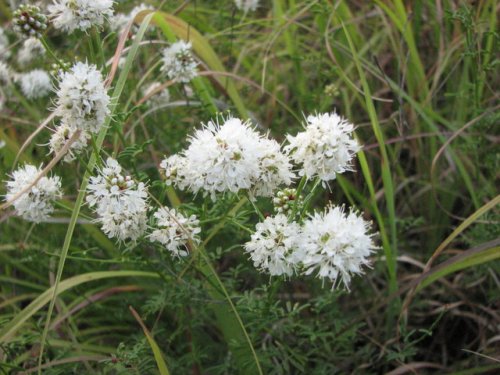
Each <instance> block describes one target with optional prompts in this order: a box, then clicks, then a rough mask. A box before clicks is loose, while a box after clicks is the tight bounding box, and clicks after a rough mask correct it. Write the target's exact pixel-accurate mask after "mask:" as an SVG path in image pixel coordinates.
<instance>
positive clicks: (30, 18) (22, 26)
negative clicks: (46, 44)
mask: <svg viewBox="0 0 500 375" xmlns="http://www.w3.org/2000/svg"><path fill="white" fill-rule="evenodd" d="M13 17H14V18H13V23H14V30H15V31H17V32H18V33H19V34H21V35H24V36H25V37H28V38H29V37H37V38H40V37H41V36H42V32H43V31H44V30H45V29H46V28H47V17H46V16H45V15H44V14H43V13H42V11H41V10H40V8H39V7H37V6H36V5H29V4H21V5H20V6H19V8H18V9H17V10H16V11H15V12H14V14H13Z"/></svg>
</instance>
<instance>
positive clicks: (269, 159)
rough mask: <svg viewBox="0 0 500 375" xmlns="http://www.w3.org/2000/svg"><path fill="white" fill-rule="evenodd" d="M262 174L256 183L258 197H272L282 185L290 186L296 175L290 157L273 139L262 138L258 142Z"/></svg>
mask: <svg viewBox="0 0 500 375" xmlns="http://www.w3.org/2000/svg"><path fill="white" fill-rule="evenodd" d="M258 154H259V169H260V173H259V175H258V177H257V178H256V180H255V181H254V183H255V187H254V194H255V195H256V196H263V197H271V196H272V195H273V192H274V191H275V190H276V189H277V188H278V187H279V186H280V185H290V184H291V182H292V179H293V178H295V174H294V173H293V172H292V164H291V163H290V159H289V158H288V156H286V155H285V154H283V153H282V152H281V149H280V145H279V144H278V142H276V141H275V140H273V139H267V138H260V139H259V142H258Z"/></svg>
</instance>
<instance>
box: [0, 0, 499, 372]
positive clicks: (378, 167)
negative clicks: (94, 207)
mask: <svg viewBox="0 0 500 375" xmlns="http://www.w3.org/2000/svg"><path fill="white" fill-rule="evenodd" d="M148 4H149V5H152V6H153V7H155V9H158V10H160V11H162V12H164V13H158V14H157V15H156V16H154V18H153V19H152V21H151V22H152V24H155V25H156V26H155V27H151V26H150V27H149V29H148V31H146V33H145V37H144V41H146V40H147V41H152V42H147V43H146V42H143V43H142V44H141V45H140V47H139V48H138V49H137V53H136V54H135V55H134V56H132V52H134V51H135V50H134V48H136V47H137V45H134V44H133V40H132V39H129V40H128V41H127V44H126V46H127V48H129V50H130V51H132V52H130V54H129V55H128V56H129V57H127V60H126V61H125V66H126V67H127V66H128V67H130V68H131V69H130V73H129V74H128V75H127V76H126V77H124V78H126V80H125V81H122V82H121V83H122V84H123V87H122V92H121V95H120V96H119V98H117V100H118V105H117V108H116V110H115V115H114V121H113V123H112V133H111V134H110V136H109V137H108V138H107V139H106V140H105V143H104V149H105V150H113V149H114V150H115V151H116V152H117V153H118V155H119V156H118V158H119V160H120V162H121V163H123V164H124V165H126V166H127V167H128V168H129V169H131V170H134V171H137V175H138V176H139V177H140V178H141V179H144V180H150V181H154V180H159V179H160V176H159V175H158V172H157V165H158V162H159V160H161V158H162V157H163V156H164V155H169V154H171V153H174V152H176V151H178V150H180V149H182V148H183V147H184V145H185V140H186V136H187V135H188V134H191V133H192V131H193V129H194V128H196V127H198V126H199V124H200V123H201V122H206V121H207V120H209V119H210V118H212V117H213V115H214V106H215V107H217V109H218V110H220V111H224V110H230V111H231V112H232V113H235V114H236V115H239V116H241V117H250V118H252V119H254V120H255V122H256V123H258V124H259V126H260V127H261V128H262V129H263V130H269V131H270V132H271V134H272V135H273V136H274V137H275V138H276V139H277V140H279V141H281V140H283V138H284V134H286V133H288V132H290V133H294V132H296V131H297V130H298V129H299V128H300V123H301V121H302V119H303V114H309V113H314V112H331V111H337V112H339V113H341V114H342V115H344V116H346V117H347V118H349V119H350V120H351V121H352V122H353V123H354V124H356V125H357V131H356V134H357V137H358V139H359V141H360V142H361V143H362V144H363V145H364V148H363V151H362V152H360V153H359V155H358V162H357V165H356V170H357V171H358V172H357V173H348V174H344V175H342V176H339V178H338V179H337V181H335V182H334V183H333V184H332V185H331V189H330V190H328V189H326V190H324V191H323V192H322V193H321V194H319V195H317V196H316V197H315V204H317V205H318V206H319V207H322V206H324V205H325V203H326V202H328V201H333V202H335V203H337V204H342V203H346V204H349V205H354V206H356V207H357V208H358V209H360V210H361V211H362V212H363V214H364V216H365V217H366V218H369V219H371V220H373V222H374V225H375V227H376V228H377V230H378V231H379V232H380V236H379V238H378V240H377V241H378V243H379V244H380V246H381V250H380V252H379V253H378V254H376V256H375V257H374V259H373V269H372V270H368V271H367V273H366V275H365V276H363V277H357V278H355V280H353V283H352V285H351V290H350V292H348V291H344V290H335V291H330V289H329V287H328V286H323V285H322V283H321V281H320V280H314V279H308V280H303V279H299V278H296V279H293V280H290V281H284V280H281V279H279V278H275V279H269V278H268V277H267V276H265V275H260V274H258V273H257V272H256V271H255V269H254V268H253V266H252V264H251V262H250V261H249V260H248V259H247V256H246V255H245V254H244V253H243V251H242V249H241V246H240V245H238V246H233V245H234V244H235V243H237V244H243V243H244V242H245V241H247V240H248V238H249V234H248V233H247V232H246V231H244V230H241V229H240V227H239V226H237V225H233V223H234V222H237V223H238V224H239V225H243V226H245V227H248V228H253V227H254V225H255V222H256V221H257V219H258V218H257V217H256V216H255V214H253V213H252V209H251V207H246V206H244V207H242V208H241V209H240V210H239V211H238V212H237V213H236V215H233V216H231V212H230V215H229V216H228V215H227V212H228V210H229V209H230V207H231V203H232V202H230V201H227V200H221V201H220V202H217V203H216V204H213V205H211V207H210V212H209V215H210V217H218V216H222V217H223V218H224V219H223V220H222V221H220V223H221V225H220V227H218V232H216V233H215V232H214V236H215V237H214V239H213V241H211V242H210V244H209V245H208V246H207V248H206V253H207V254H208V255H207V256H208V257H209V264H210V265H211V267H213V268H212V270H213V271H215V272H214V273H210V272H208V271H207V267H206V266H202V265H200V264H201V263H203V261H206V259H205V260H202V261H200V262H198V261H194V262H185V263H179V262H175V261H172V259H171V258H170V257H169V256H167V255H165V254H158V253H157V252H155V251H153V249H152V248H150V247H148V246H147V245H141V246H140V247H139V248H135V249H123V248H119V247H118V246H117V245H116V244H115V243H114V242H112V241H110V240H108V239H107V238H106V237H105V236H104V235H103V234H102V233H101V232H100V230H99V228H98V227H97V226H96V225H94V224H92V223H90V222H89V221H88V220H87V219H88V215H90V214H89V210H88V209H87V208H86V207H83V208H82V214H81V216H80V218H81V221H79V222H78V223H76V224H77V225H76V230H75V233H74V235H73V238H72V242H71V245H70V247H69V249H68V250H69V251H68V253H67V254H66V255H64V254H63V252H61V249H62V246H63V242H64V236H65V234H66V232H67V228H68V224H69V223H70V216H71V208H72V205H73V204H74V203H73V202H74V201H75V197H76V195H77V194H78V187H79V185H80V182H81V180H82V177H83V174H84V173H85V168H84V167H83V166H82V165H81V163H79V162H77V163H76V164H75V165H71V166H70V167H68V166H67V165H58V166H56V167H55V168H54V171H56V172H57V173H58V174H60V175H62V177H63V180H64V181H74V183H73V185H72V186H65V187H64V188H65V192H66V194H67V196H65V205H66V207H67V208H68V209H67V210H65V209H64V208H62V207H61V208H59V209H58V211H57V215H56V218H55V219H53V222H52V223H50V224H43V225H34V226H33V225H32V224H30V223H28V222H26V221H23V220H20V219H18V218H15V217H13V216H12V211H10V210H7V211H2V212H0V268H1V271H0V288H1V290H0V291H1V294H0V325H1V328H0V343H1V346H0V352H1V354H0V358H1V362H0V368H1V369H2V373H6V374H7V373H13V374H14V373H32V372H36V371H38V368H37V363H38V358H39V357H40V342H41V339H42V337H43V335H44V325H45V323H46V322H47V315H48V314H47V310H48V309H47V308H48V306H49V304H50V301H51V299H52V292H53V285H54V283H55V280H56V279H57V277H56V275H57V273H58V270H59V271H61V272H62V269H61V268H58V263H60V260H61V256H63V257H64V260H65V266H64V271H63V272H62V275H61V276H62V277H61V280H60V282H59V283H58V285H59V287H58V292H57V298H55V299H54V302H55V308H54V312H53V315H52V318H51V323H50V327H49V330H48V335H47V342H46V345H45V347H44V353H43V363H44V364H43V372H44V373H47V374H69V373H102V374H125V373H131V374H149V373H162V374H165V373H168V371H169V372H170V373H172V374H188V373H189V374H234V373H248V374H254V373H259V372H261V373H265V374H302V373H304V374H335V373H357V374H378V373H390V374H405V373H433V372H435V373H454V374H485V373H492V374H493V373H498V371H499V370H498V369H499V368H500V355H499V353H500V332H499V327H500V315H499V313H498V311H499V307H500V288H499V286H500V278H499V271H500V264H499V261H498V258H499V257H500V249H499V244H500V240H499V238H498V234H499V233H500V225H499V223H500V216H499V210H498V203H499V201H500V198H499V196H498V170H499V165H498V163H499V155H500V153H499V148H498V141H499V135H500V134H499V126H498V125H499V117H500V116H499V112H498V91H497V90H498V87H499V83H500V82H499V75H498V64H499V60H498V46H499V34H498V29H497V15H498V12H499V4H498V2H497V1H496V0H482V1H481V0H478V1H461V0H454V1H452V0H436V1H424V0H416V1H403V0H376V1H373V2H372V1H356V0H355V1H334V0H331V1H327V0H312V1H301V0H273V1H261V5H260V6H259V8H258V9H257V11H255V12H249V13H247V14H244V13H243V12H241V11H238V10H237V9H236V8H235V6H234V4H233V2H232V1H216V0H210V1H208V0H205V1H201V0H199V1H194V0H192V1H189V0H187V1H163V2H161V1H150V2H148ZM9 5H10V2H9V1H6V0H0V18H1V22H2V24H3V27H4V28H5V30H9V22H10V20H11V18H10V17H11V12H12V9H11V8H10V6H9ZM135 5H138V3H137V2H133V1H117V2H116V6H115V10H116V11H118V12H125V13H126V12H128V11H130V9H132V8H133V7H134V6H135ZM143 18H144V14H142V16H139V17H138V18H137V19H136V22H137V24H138V25H140V23H141V21H142V19H143ZM181 20H183V21H184V22H185V23H182V22H181ZM165 25H167V26H165ZM188 25H189V26H188ZM8 33H9V35H10V36H11V38H10V39H11V41H12V42H13V41H14V40H16V38H15V35H14V33H11V32H10V31H8ZM98 37H99V38H100V39H99V40H100V41H101V43H102V50H103V53H104V57H105V59H106V60H108V59H112V58H113V55H114V53H115V50H116V49H117V46H118V41H119V35H117V34H116V33H110V32H109V30H107V29H105V30H102V32H101V33H100V35H99V36H98ZM175 37H181V38H188V39H190V40H192V41H193V44H194V45H195V51H196V52H197V54H198V55H199V56H200V57H201V59H202V60H203V61H204V67H203V69H202V70H204V71H205V73H204V76H203V78H202V79H201V82H202V86H201V88H200V87H196V90H195V92H194V96H189V92H186V89H183V87H182V86H179V85H177V86H171V87H170V95H171V103H174V104H172V105H170V106H166V107H162V108H151V107H148V106H147V101H143V100H142V99H143V93H142V91H141V89H142V88H143V87H144V84H145V81H147V80H148V79H150V78H152V77H157V79H158V80H160V81H162V82H166V80H165V78H164V77H162V75H161V73H160V72H159V63H158V61H159V56H160V51H161V49H162V48H163V47H164V46H166V45H167V43H168V42H169V41H172V39H173V38H175ZM47 40H48V42H49V43H50V45H51V46H52V47H53V48H54V51H56V53H57V55H58V56H59V58H61V59H63V60H65V61H74V60H75V59H80V60H85V59H90V57H89V53H90V51H92V49H91V47H89V42H88V40H91V38H90V37H89V36H88V35H87V36H86V35H85V34H83V33H80V34H78V33H76V34H74V35H71V36H67V35H64V34H62V33H60V32H57V31H55V30H53V29H49V30H48V32H47ZM94 41H95V39H94ZM91 43H92V42H91ZM91 43H90V45H91V46H92V44H91ZM137 43H139V40H137ZM18 47H19V46H18V45H17V44H15V43H13V45H12V47H11V48H12V51H13V52H15V51H16V49H17V48H18ZM110 61H112V60H110ZM52 63H53V61H51V59H50V56H47V57H46V58H44V59H40V60H37V61H36V62H35V63H33V67H43V68H45V69H50V66H51V64H52ZM108 69H109V66H108ZM119 74H120V72H118V75H119ZM119 79H120V78H118V79H117V80H115V82H114V85H113V87H116V86H115V83H116V82H117V81H118V82H120V81H119ZM115 92H116V91H115ZM143 102H144V103H145V104H144V105H141V104H143ZM198 102H201V103H202V105H197V104H196V103H198ZM51 106H52V104H51V99H50V98H49V99H39V100H36V101H27V100H25V99H24V98H23V97H22V96H21V95H20V94H19V93H17V92H16V93H14V96H13V97H12V98H10V102H9V105H8V106H7V107H6V108H5V109H4V110H3V111H2V112H0V139H1V140H3V141H4V142H5V146H4V147H3V148H2V149H0V178H1V179H2V180H6V179H7V178H8V174H9V173H11V170H12V168H13V163H14V160H15V158H16V155H17V154H18V152H19V150H20V147H21V145H23V143H24V142H25V140H26V139H27V138H28V137H29V136H30V134H32V133H33V132H34V131H35V129H36V128H37V127H38V126H39V124H40V123H41V122H42V121H43V120H44V119H45V118H46V117H47V116H48V115H49V109H50V108H51ZM120 129H126V132H123V135H124V136H125V138H126V141H125V142H124V143H122V141H121V140H120V139H118V138H119V137H118V134H119V132H120V131H121V130H120ZM49 134H50V133H49V131H48V130H43V131H41V132H40V133H39V134H38V135H36V137H35V138H34V139H33V140H32V141H31V142H30V143H29V145H28V147H27V148H26V149H24V150H23V152H22V153H21V154H20V161H21V162H28V161H29V162H32V163H35V164H39V163H41V162H43V163H44V164H47V163H48V162H49V161H50V156H47V155H46V149H45V148H43V147H41V146H40V144H42V143H44V142H46V139H47V138H48V135H49ZM110 152H111V151H110ZM151 188H152V190H153V191H154V192H155V193H157V196H161V194H162V191H163V190H162V189H163V188H162V184H161V183H159V182H158V183H157V184H153V185H152V186H151ZM0 194H5V186H4V185H3V184H2V185H1V186H0ZM163 198H165V197H164V196H163ZM181 199H182V200H183V201H184V205H185V206H186V207H189V205H201V204H207V203H206V202H205V201H203V199H202V198H201V197H197V198H196V200H195V201H193V202H190V200H191V199H192V197H191V196H189V195H185V196H183V195H181ZM164 201H165V202H167V200H166V198H165V199H164ZM262 204H264V205H265V202H264V203H262ZM63 206H64V205H63ZM271 209H272V208H271V207H270V206H269V208H268V210H271ZM233 214H234V213H233ZM201 219H202V220H203V218H201ZM204 228H205V229H206V230H207V231H208V230H209V229H211V228H212V229H213V227H212V226H211V224H210V223H208V222H207V223H206V224H205V225H204ZM214 275H216V276H215V277H214ZM51 288H52V289H51ZM231 303H232V304H234V308H235V309H231V308H230V304H231ZM228 306H229V307H228ZM129 307H131V308H129ZM235 311H237V313H238V314H235ZM240 319H241V320H240ZM240 323H242V324H243V325H244V328H245V329H244V330H242V327H241V324H240ZM242 332H243V333H244V332H247V333H248V338H247V337H245V336H244V335H243V333H242ZM249 342H251V346H249ZM257 362H258V364H257ZM163 366H165V368H164V367H163ZM166 368H168V370H166ZM165 371H167V372H165Z"/></svg>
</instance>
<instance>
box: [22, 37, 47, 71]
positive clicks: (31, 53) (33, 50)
mask: <svg viewBox="0 0 500 375" xmlns="http://www.w3.org/2000/svg"><path fill="white" fill-rule="evenodd" d="M43 55H45V47H44V46H43V44H42V42H40V40H39V39H37V38H28V39H26V40H25V41H24V43H23V46H22V47H21V49H20V50H19V52H18V53H17V61H18V62H19V64H21V65H26V64H29V63H30V62H31V61H33V59H35V58H36V57H39V56H43Z"/></svg>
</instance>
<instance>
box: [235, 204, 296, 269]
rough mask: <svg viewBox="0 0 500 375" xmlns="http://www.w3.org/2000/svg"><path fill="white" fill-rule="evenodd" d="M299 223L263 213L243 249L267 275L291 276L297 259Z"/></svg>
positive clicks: (280, 216) (280, 215)
mask: <svg viewBox="0 0 500 375" xmlns="http://www.w3.org/2000/svg"><path fill="white" fill-rule="evenodd" d="M299 238H300V226H299V225H298V224H297V223H295V222H292V223H289V222H288V219H287V217H286V216H285V215H282V214H278V215H276V216H274V217H272V216H269V217H267V218H266V219H265V220H264V221H263V222H262V223H258V224H257V226H256V231H255V233H254V234H252V237H251V240H250V241H249V242H247V243H245V245H244V247H245V251H246V252H247V253H249V254H250V258H251V259H252V261H253V264H254V266H255V267H256V268H258V269H259V270H260V271H262V272H268V273H269V274H270V275H271V276H279V275H287V276H291V275H292V274H293V273H294V270H295V268H296V266H297V264H298V262H299V261H300V259H301V256H300V253H299V249H298V247H297V244H298V241H299Z"/></svg>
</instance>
